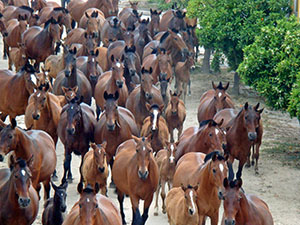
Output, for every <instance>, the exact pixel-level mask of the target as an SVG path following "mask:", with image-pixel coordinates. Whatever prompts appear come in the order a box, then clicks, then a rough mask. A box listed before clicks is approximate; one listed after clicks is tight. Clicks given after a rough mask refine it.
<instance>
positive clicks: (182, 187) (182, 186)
mask: <svg viewBox="0 0 300 225" xmlns="http://www.w3.org/2000/svg"><path fill="white" fill-rule="evenodd" d="M181 189H182V190H183V191H184V192H185V191H186V189H187V188H186V187H185V186H184V185H183V183H181Z"/></svg>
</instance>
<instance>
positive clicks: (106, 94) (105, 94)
mask: <svg viewBox="0 0 300 225" xmlns="http://www.w3.org/2000/svg"><path fill="white" fill-rule="evenodd" d="M103 96H104V99H105V100H107V99H108V93H107V92H106V91H105V92H104V95H103Z"/></svg>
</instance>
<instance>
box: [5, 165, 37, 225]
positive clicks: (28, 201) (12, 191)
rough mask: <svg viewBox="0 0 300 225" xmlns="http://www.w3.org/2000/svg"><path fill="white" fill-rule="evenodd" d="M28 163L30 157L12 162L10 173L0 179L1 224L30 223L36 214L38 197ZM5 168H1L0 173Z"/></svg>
mask: <svg viewBox="0 0 300 225" xmlns="http://www.w3.org/2000/svg"><path fill="white" fill-rule="evenodd" d="M26 164H27V165H26ZM30 164H32V159H30V160H28V161H27V162H25V161H24V160H23V159H18V160H17V161H16V162H12V164H11V166H12V171H11V173H10V174H8V175H7V176H6V177H5V179H2V180H1V183H2V184H1V186H0V201H1V206H2V207H1V209H0V221H1V224H3V225H19V224H24V225H30V224H32V223H33V222H34V220H35V218H36V216H37V214H38V210H39V197H38V194H37V192H36V190H35V189H34V187H33V186H32V183H31V177H32V174H31V171H30V169H29V168H28V167H29V165H30ZM5 170H6V169H1V170H0V174H2V173H3V172H6V171H5ZM0 176H1V175H0ZM3 180H5V182H2V181H3Z"/></svg>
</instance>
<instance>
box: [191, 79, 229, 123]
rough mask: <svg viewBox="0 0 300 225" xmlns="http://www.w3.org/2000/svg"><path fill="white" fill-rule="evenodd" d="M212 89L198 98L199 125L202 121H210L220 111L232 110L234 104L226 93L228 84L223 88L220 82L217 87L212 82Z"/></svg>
mask: <svg viewBox="0 0 300 225" xmlns="http://www.w3.org/2000/svg"><path fill="white" fill-rule="evenodd" d="M212 87H213V89H210V90H208V91H206V92H204V93H203V94H202V96H201V98H200V104H199V106H198V112H197V117H198V122H199V123H200V122H201V121H203V120H208V119H212V118H213V117H214V115H215V114H216V113H217V112H219V111H220V110H222V109H226V108H233V109H234V103H233V101H232V99H231V97H230V95H229V94H228V93H227V92H226V91H227V89H228V87H229V82H228V83H227V84H226V85H225V86H223V84H222V82H220V83H219V85H218V86H217V85H215V83H214V82H212Z"/></svg>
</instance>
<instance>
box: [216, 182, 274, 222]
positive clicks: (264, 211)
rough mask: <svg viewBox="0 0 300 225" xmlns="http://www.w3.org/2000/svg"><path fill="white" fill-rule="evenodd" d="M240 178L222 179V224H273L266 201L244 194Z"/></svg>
mask: <svg viewBox="0 0 300 225" xmlns="http://www.w3.org/2000/svg"><path fill="white" fill-rule="evenodd" d="M242 184H243V182H242V180H241V179H239V180H234V181H230V182H229V181H228V179H227V178H225V179H224V182H223V185H224V188H225V190H224V192H223V195H222V196H223V200H224V213H223V220H222V225H233V224H236V225H242V224H261V225H273V224H274V221H273V218H272V214H271V212H270V209H269V207H268V205H267V203H266V202H264V201H263V200H262V199H260V198H259V197H257V196H255V195H246V194H245V193H244V191H243V190H242Z"/></svg>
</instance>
